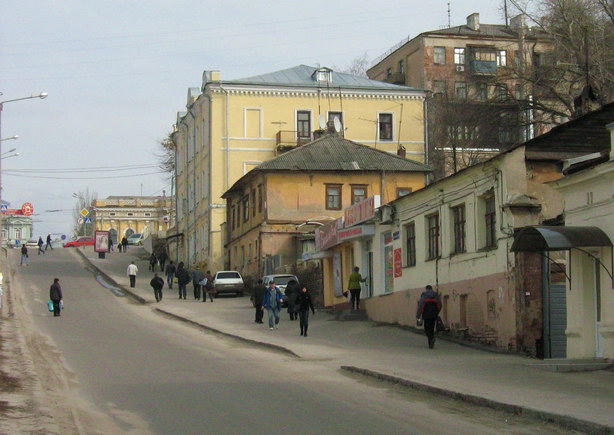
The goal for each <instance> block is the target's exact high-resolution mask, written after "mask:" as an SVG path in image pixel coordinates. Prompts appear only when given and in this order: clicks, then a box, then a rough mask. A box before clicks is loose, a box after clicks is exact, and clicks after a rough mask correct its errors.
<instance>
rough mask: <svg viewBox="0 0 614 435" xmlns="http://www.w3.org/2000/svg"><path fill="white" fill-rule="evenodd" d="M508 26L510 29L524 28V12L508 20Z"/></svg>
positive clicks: (525, 19)
mask: <svg viewBox="0 0 614 435" xmlns="http://www.w3.org/2000/svg"><path fill="white" fill-rule="evenodd" d="M510 27H511V28H512V30H520V29H526V27H527V17H526V15H525V14H520V15H516V16H515V17H513V18H512V19H511V20H510Z"/></svg>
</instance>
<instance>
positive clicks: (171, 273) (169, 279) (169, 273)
mask: <svg viewBox="0 0 614 435" xmlns="http://www.w3.org/2000/svg"><path fill="white" fill-rule="evenodd" d="M175 272H177V268H176V267H175V264H174V263H173V262H172V261H171V262H170V263H169V264H168V265H167V266H166V269H164V273H165V274H166V283H167V284H168V288H170V289H172V288H173V278H175Z"/></svg>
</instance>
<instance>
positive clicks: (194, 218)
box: [186, 110, 197, 260]
mask: <svg viewBox="0 0 614 435" xmlns="http://www.w3.org/2000/svg"><path fill="white" fill-rule="evenodd" d="M188 114H189V115H190V116H191V117H192V150H193V152H194V155H193V156H192V185H193V186H194V187H193V188H192V205H193V206H194V215H193V216H192V224H193V226H194V257H196V216H195V215H196V187H197V186H196V134H194V132H195V130H196V117H195V116H194V114H193V113H192V111H191V110H190V111H188ZM186 128H187V125H186ZM188 203H189V201H188ZM189 258H190V246H189V243H188V260H189Z"/></svg>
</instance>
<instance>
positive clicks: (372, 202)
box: [344, 195, 380, 228]
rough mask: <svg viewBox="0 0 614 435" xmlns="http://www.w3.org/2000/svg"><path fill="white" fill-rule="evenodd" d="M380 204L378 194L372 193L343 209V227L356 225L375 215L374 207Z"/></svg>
mask: <svg viewBox="0 0 614 435" xmlns="http://www.w3.org/2000/svg"><path fill="white" fill-rule="evenodd" d="M379 206H380V196H379V195H374V196H370V197H368V198H367V199H364V200H362V201H360V202H357V203H356V204H354V205H352V206H350V207H348V208H346V209H345V215H344V226H345V228H348V227H351V226H354V225H358V224H359V223H362V222H365V221H368V220H369V219H373V218H374V217H375V209H376V208H378V207H379Z"/></svg>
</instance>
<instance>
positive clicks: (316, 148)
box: [224, 134, 429, 278]
mask: <svg viewBox="0 0 614 435" xmlns="http://www.w3.org/2000/svg"><path fill="white" fill-rule="evenodd" d="M428 172H429V169H428V168H427V167H426V166H424V165H423V164H422V163H419V162H415V161H413V160H408V159H405V158H403V157H399V156H396V155H392V154H390V153H386V152H383V151H379V150H375V149H373V148H371V147H368V146H364V145H361V144H358V143H356V142H352V141H349V140H347V139H343V138H341V137H340V136H338V135H337V134H331V135H325V136H324V137H322V138H320V139H317V140H315V141H314V142H311V143H309V144H306V145H303V146H301V147H298V148H297V149H294V150H292V151H289V152H287V153H285V154H282V155H281V156H279V157H276V158H274V159H272V160H269V161H268V162H265V163H263V164H261V165H260V166H258V167H257V168H255V169H253V170H251V171H250V172H249V173H248V174H246V175H244V176H243V177H241V178H240V179H239V180H238V181H237V182H236V183H235V184H234V185H233V186H232V187H231V188H230V189H229V190H228V191H227V192H226V193H225V194H224V198H225V199H226V204H227V208H226V213H227V216H226V222H227V224H226V231H225V234H226V237H227V239H226V241H225V246H226V253H227V264H226V267H228V268H230V269H232V270H238V271H239V272H241V274H242V275H243V276H249V277H252V278H257V277H261V276H262V275H263V274H266V273H275V272H276V270H274V267H275V266H277V267H282V268H283V267H284V266H286V267H287V266H289V265H294V264H295V262H296V260H297V259H300V258H301V256H302V253H303V251H304V249H301V246H300V243H299V241H300V239H301V238H304V239H305V240H310V238H308V237H304V236H305V232H304V231H303V230H301V228H302V227H303V226H305V225H309V224H311V225H313V223H314V222H315V223H318V222H328V221H331V220H333V219H336V218H338V217H340V216H342V215H343V210H344V209H345V208H346V207H349V206H350V205H352V204H356V203H360V202H362V201H364V200H366V199H367V198H368V197H373V196H377V197H378V198H380V199H381V202H383V203H386V202H389V201H392V200H394V199H396V198H398V197H399V196H402V195H405V194H408V193H410V192H412V191H414V190H418V189H421V188H422V187H424V185H425V178H426V177H425V176H426V173H428ZM311 241H313V238H311ZM267 260H269V264H267Z"/></svg>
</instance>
